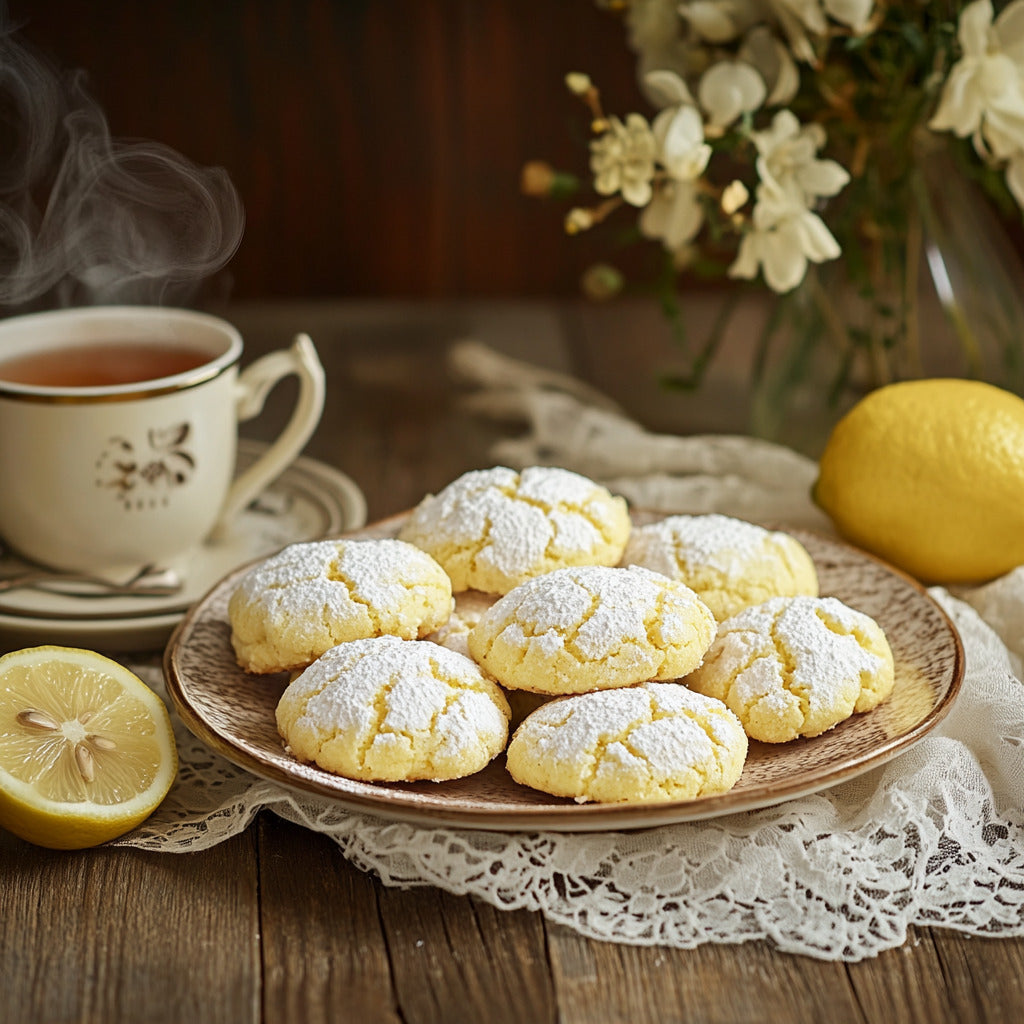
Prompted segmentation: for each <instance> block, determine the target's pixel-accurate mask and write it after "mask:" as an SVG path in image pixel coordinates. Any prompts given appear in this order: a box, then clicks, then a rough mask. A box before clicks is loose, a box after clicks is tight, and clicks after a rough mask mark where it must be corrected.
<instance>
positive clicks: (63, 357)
mask: <svg viewBox="0 0 1024 1024" xmlns="http://www.w3.org/2000/svg"><path fill="white" fill-rule="evenodd" d="M209 358H210V357H209V354H208V353H207V352H205V351H203V350H202V349H198V348H188V347H185V346H181V345H167V344H162V343H160V342H153V341H139V342H121V341H110V342H103V341H98V342H93V343H90V344H88V345H67V346H63V347H60V348H53V349H49V350H47V351H45V352H29V353H27V354H25V355H20V356H14V357H12V358H8V359H2V358H0V380H5V381H8V382H10V383H12V384H32V385H35V386H36V387H47V388H101V387H109V386H111V385H113V384H134V383H137V382H140V381H146V380H158V379H159V378H161V377H173V376H174V375H175V374H178V373H186V372H188V371H189V370H194V369H195V368H196V367H197V366H202V365H203V363H205V362H207V361H208V360H209Z"/></svg>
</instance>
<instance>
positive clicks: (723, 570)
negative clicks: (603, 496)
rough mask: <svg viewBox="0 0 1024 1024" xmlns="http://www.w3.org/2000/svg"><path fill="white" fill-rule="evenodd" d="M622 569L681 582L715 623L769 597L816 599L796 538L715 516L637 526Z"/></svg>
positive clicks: (810, 566)
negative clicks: (636, 569)
mask: <svg viewBox="0 0 1024 1024" xmlns="http://www.w3.org/2000/svg"><path fill="white" fill-rule="evenodd" d="M622 564H623V565H642V566H645V567H646V568H648V569H653V570H654V571H655V572H660V573H663V574H664V575H665V576H670V577H671V578H672V579H678V580H682V581H683V582H684V583H685V584H686V585H687V586H689V587H691V588H692V589H693V590H695V591H696V592H697V594H698V595H699V596H700V598H701V600H702V601H704V603H705V604H706V605H707V606H708V607H709V608H710V609H711V611H712V612H713V613H714V615H715V618H716V619H718V621H719V622H721V621H722V620H723V619H727V618H729V617H730V616H732V615H735V614H736V613H737V612H739V611H742V610H743V609H744V608H748V607H750V606H751V605H755V604H761V603H762V602H764V601H767V600H769V599H770V598H773V597H796V596H799V595H803V596H808V597H817V596H818V574H817V570H816V569H815V567H814V561H813V560H812V559H811V556H810V555H809V554H808V553H807V550H806V548H804V546H803V545H802V544H801V543H800V542H799V541H798V540H797V539H796V538H795V537H792V536H790V535H789V534H788V533H783V532H781V531H778V530H766V529H765V528H764V527H761V526H757V525H756V524H754V523H748V522H745V521H744V520H742V519H734V518H733V517H732V516H724V515H719V514H717V513H713V514H708V515H675V516H668V517H667V518H665V519H662V520H660V521H659V522H656V523H649V524H647V525H645V526H640V527H636V528H635V529H634V530H633V532H632V534H631V535H630V538H629V543H628V544H627V545H626V550H625V553H624V554H623V556H622Z"/></svg>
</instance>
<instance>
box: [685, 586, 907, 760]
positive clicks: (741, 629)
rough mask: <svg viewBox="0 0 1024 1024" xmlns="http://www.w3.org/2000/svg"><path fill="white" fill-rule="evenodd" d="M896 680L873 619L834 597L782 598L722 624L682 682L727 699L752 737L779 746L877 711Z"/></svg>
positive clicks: (888, 651)
mask: <svg viewBox="0 0 1024 1024" xmlns="http://www.w3.org/2000/svg"><path fill="white" fill-rule="evenodd" d="M894 680H895V674H894V666H893V657H892V651H891V650H890V648H889V643H888V641H887V640H886V638H885V634H884V632H883V631H882V629H881V627H880V626H879V625H878V624H877V623H876V622H875V621H874V619H872V618H870V617H869V616H867V615H865V614H863V613H862V612H859V611H857V610H856V609H853V608H850V607H849V606H848V605H845V604H843V603H842V602H841V601H839V600H837V599H836V598H834V597H820V598H815V597H779V598H773V599H772V600H770V601H766V602H765V603H764V604H761V605H757V606H755V607H752V608H747V609H745V610H744V611H742V612H740V613H739V614H738V615H735V616H733V617H732V618H731V619H727V620H726V621H725V622H723V623H722V624H721V625H720V626H719V628H718V633H717V635H716V637H715V640H714V642H713V643H712V645H711V648H710V650H709V651H708V653H707V655H706V657H705V659H704V664H703V665H701V667H700V668H699V669H697V670H696V671H695V672H694V673H693V674H692V675H690V676H688V677H687V678H686V679H685V680H684V682H685V683H686V685H687V686H689V687H690V688H691V689H694V690H696V691H697V692H699V693H703V694H706V695H708V696H710V697H716V698H718V699H719V700H722V701H724V702H725V703H726V704H727V705H728V707H729V708H731V709H732V711H733V712H735V714H736V716H737V717H738V718H739V719H740V721H741V722H742V723H743V726H744V728H745V729H746V731H747V735H748V736H750V737H751V739H756V740H763V741H764V742H766V743H784V742H787V741H788V740H792V739H796V738H797V737H798V736H818V735H820V734H821V733H823V732H825V731H827V730H828V729H831V728H833V727H834V726H836V725H838V724H839V723H840V722H842V721H844V720H845V719H847V718H849V717H850V715H852V714H853V713H854V712H855V711H868V710H870V709H871V708H873V707H876V706H877V705H878V704H880V703H881V702H882V701H883V700H885V698H886V697H887V696H888V695H889V693H890V692H891V691H892V687H893V683H894Z"/></svg>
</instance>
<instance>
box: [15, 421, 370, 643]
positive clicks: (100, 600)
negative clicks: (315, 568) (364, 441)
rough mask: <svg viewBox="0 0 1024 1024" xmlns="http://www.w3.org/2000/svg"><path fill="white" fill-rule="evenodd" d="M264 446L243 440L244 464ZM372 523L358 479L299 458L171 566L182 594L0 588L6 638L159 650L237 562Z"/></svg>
mask: <svg viewBox="0 0 1024 1024" xmlns="http://www.w3.org/2000/svg"><path fill="white" fill-rule="evenodd" d="M265 447H266V446H265V445H262V444H260V443H258V442H255V441H248V440H241V441H239V446H238V469H239V470H242V469H244V468H245V467H246V466H247V465H249V464H250V463H251V462H253V461H254V460H255V459H256V457H257V456H258V455H259V454H260V453H261V452H262V451H263V450H264V449H265ZM365 522H366V500H365V499H364V497H363V493H362V491H361V490H360V489H359V487H358V486H357V485H356V484H355V483H354V482H353V481H352V480H351V478H349V477H347V476H346V475H345V474H344V473H341V472H339V471H338V470H336V469H334V468H333V467H331V466H327V465H325V464H324V463H322V462H317V461H315V460H314V459H308V458H299V459H297V460H296V461H295V462H294V463H292V465H290V466H289V467H288V468H287V469H286V470H285V471H284V472H283V473H282V474H281V476H279V477H278V478H277V480H276V481H275V482H274V483H273V484H272V485H271V486H270V487H268V488H267V490H266V491H264V492H263V494H262V495H260V497H259V498H258V499H257V500H256V501H254V502H253V503H252V504H251V505H250V506H249V507H248V508H247V509H245V511H244V512H243V513H242V514H241V515H240V516H239V518H238V520H237V522H235V523H234V524H233V525H232V528H231V530H230V531H229V532H228V533H227V534H226V535H225V536H224V537H223V538H222V539H220V540H218V541H217V542H207V543H206V544H204V545H203V546H202V547H200V548H197V549H196V550H195V551H192V552H190V553H189V554H188V555H186V556H184V557H183V558H182V559H181V560H180V561H179V562H177V563H175V564H174V565H173V566H172V568H174V569H176V570H177V571H178V572H179V573H180V574H181V577H182V579H184V580H185V586H184V588H183V589H182V590H181V591H180V592H179V593H177V594H174V595H173V596H171V597H95V596H94V597H80V596H75V595H73V594H58V593H52V592H49V591H42V590H12V591H10V592H9V593H2V594H0V645H3V646H4V647H8V648H14V647H24V646H28V645H31V644H48V643H53V644H65V645H70V646H88V647H102V648H106V649H110V650H118V651H141V650H154V649H158V648H160V647H162V646H163V645H164V644H165V643H166V642H167V639H168V637H169V636H170V635H171V632H172V630H173V629H174V627H175V625H176V624H177V622H178V620H179V619H180V618H181V616H182V614H183V613H184V612H185V610H186V609H187V608H189V607H190V606H191V605H192V604H194V603H195V602H196V601H198V600H199V598H201V597H202V596H203V595H204V594H205V593H206V591H207V590H209V589H210V587H212V586H213V585H214V584H215V583H216V582H217V581H218V580H219V579H220V578H221V577H223V576H225V575H226V574H227V573H229V572H230V571H231V570H232V569H234V568H236V567H237V566H240V565H243V564H244V563H246V562H249V561H252V560H254V559H256V558H260V557H262V556H265V555H269V554H272V553H273V552H275V551H277V550H279V549H280V548H282V547H284V546H285V545H286V544H291V543H294V542H296V541H304V540H313V539H315V538H317V537H324V536H330V535H333V534H337V533H341V532H343V531H345V530H354V529H357V528H358V527H360V526H362V525H363V523H365ZM2 561H3V559H2V557H0V563H2Z"/></svg>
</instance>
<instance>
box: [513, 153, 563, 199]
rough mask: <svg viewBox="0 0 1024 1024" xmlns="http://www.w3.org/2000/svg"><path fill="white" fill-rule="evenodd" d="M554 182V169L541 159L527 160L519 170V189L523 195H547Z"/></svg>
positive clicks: (549, 193)
mask: <svg viewBox="0 0 1024 1024" xmlns="http://www.w3.org/2000/svg"><path fill="white" fill-rule="evenodd" d="M554 183H555V169H554V168H553V167H552V166H551V164H549V163H545V162H544V161H543V160H528V161H527V162H526V163H525V164H523V169H522V170H521V171H520V172H519V190H520V192H522V193H523V195H524V196H537V197H542V198H543V197H547V196H549V195H551V186H552V185H554Z"/></svg>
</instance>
